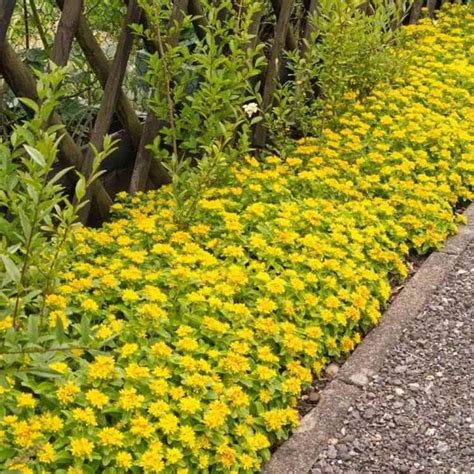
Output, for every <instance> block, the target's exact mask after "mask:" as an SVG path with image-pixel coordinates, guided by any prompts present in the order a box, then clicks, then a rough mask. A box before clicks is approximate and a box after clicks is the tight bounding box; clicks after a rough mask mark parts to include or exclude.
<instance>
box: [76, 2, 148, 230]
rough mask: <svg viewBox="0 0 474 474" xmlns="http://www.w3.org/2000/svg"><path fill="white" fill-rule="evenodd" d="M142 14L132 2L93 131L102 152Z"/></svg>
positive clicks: (87, 163)
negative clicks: (132, 29) (132, 26)
mask: <svg viewBox="0 0 474 474" xmlns="http://www.w3.org/2000/svg"><path fill="white" fill-rule="evenodd" d="M141 14H142V11H141V8H140V7H139V6H138V4H137V1H136V0H130V3H129V5H128V10H127V16H126V18H125V21H124V25H123V27H122V32H121V34H120V38H119V41H118V44H117V50H116V52H115V56H114V60H113V63H112V66H111V68H110V74H109V77H108V78H107V83H106V84H105V88H104V96H103V98H102V102H101V104H100V108H99V112H98V114H97V117H96V120H95V125H94V128H93V130H92V134H91V138H90V145H92V146H94V147H95V148H96V149H97V150H101V149H102V146H103V139H104V136H105V135H106V134H107V132H108V131H109V128H110V123H111V121H112V117H113V114H114V111H115V107H116V102H117V98H118V95H119V91H120V90H121V86H122V81H123V77H124V74H125V69H126V67H127V63H128V58H129V56H130V52H131V50H132V45H133V33H132V31H131V29H130V25H132V24H134V23H137V22H138V21H139V20H140V16H141ZM92 160H93V151H92V148H91V147H90V149H89V150H88V152H87V154H86V158H85V160H84V166H83V169H82V172H83V173H84V175H86V176H88V175H89V174H90V172H91V169H92ZM90 207H91V199H89V202H88V203H87V204H86V205H85V206H84V207H83V208H82V209H81V211H80V213H79V218H80V220H81V222H82V223H83V224H86V223H87V219H88V217H89V212H90Z"/></svg>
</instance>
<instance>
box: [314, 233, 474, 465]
mask: <svg viewBox="0 0 474 474" xmlns="http://www.w3.org/2000/svg"><path fill="white" fill-rule="evenodd" d="M473 316H474V242H472V243H471V244H470V247H469V248H468V249H467V250H466V251H465V252H464V253H463V255H462V256H461V257H460V259H459V260H458V262H457V264H456V266H455V267H454V269H453V270H452V271H451V273H450V275H449V277H448V279H447V280H446V281H445V282H444V284H443V285H442V286H441V288H440V289H439V290H438V291H437V293H436V294H435V295H434V296H433V297H432V299H431V302H430V303H429V304H428V305H427V306H426V307H425V309H424V311H422V312H421V313H420V314H419V315H418V316H417V317H416V318H415V319H414V320H413V321H412V322H411V324H410V325H409V326H408V327H407V328H406V329H405V331H404V333H403V336H402V338H401V340H400V343H399V344H398V346H397V348H396V349H395V350H394V351H393V352H392V354H391V355H390V356H389V358H388V359H387V361H386V362H385V364H384V367H383V369H382V370H381V371H380V373H379V374H378V376H376V377H374V379H373V380H372V381H371V382H370V383H369V384H368V385H367V386H366V388H365V390H364V392H363V394H362V395H361V396H360V397H359V399H358V400H357V403H356V404H355V406H352V407H351V408H350V409H349V413H348V415H347V418H346V420H345V421H344V428H342V430H341V432H340V433H339V434H338V437H337V438H333V439H331V440H330V445H329V447H328V448H327V449H326V450H325V451H323V452H322V454H321V455H320V457H319V459H318V462H317V463H316V464H315V465H314V467H313V469H312V470H311V473H312V474H320V473H328V474H330V473H366V472H408V473H418V472H426V473H470V472H474V439H473V434H474V421H473V418H474V414H473V411H472V396H471V392H473V390H472V389H473V385H474V384H473V383H472V381H471V380H470V379H471V375H472V363H471V349H470V346H471V345H472V342H473V340H472V339H473V338H472V332H471V322H472V317H473Z"/></svg>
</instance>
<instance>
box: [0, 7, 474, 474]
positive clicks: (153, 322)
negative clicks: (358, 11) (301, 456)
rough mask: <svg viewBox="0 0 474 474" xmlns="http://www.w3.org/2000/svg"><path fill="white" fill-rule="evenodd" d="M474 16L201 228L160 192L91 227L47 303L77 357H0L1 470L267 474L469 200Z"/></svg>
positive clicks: (225, 196) (214, 194)
mask: <svg viewBox="0 0 474 474" xmlns="http://www.w3.org/2000/svg"><path fill="white" fill-rule="evenodd" d="M473 24H474V16H473V11H472V7H462V6H453V7H450V9H449V10H446V11H445V13H442V14H441V15H440V18H439V20H438V21H437V23H435V24H433V23H432V22H431V21H428V20H425V21H423V22H422V23H421V24H420V25H418V26H410V27H408V29H407V32H408V34H409V35H410V36H411V39H410V40H409V41H408V43H407V45H406V47H405V49H404V50H402V51H400V54H404V55H406V56H407V57H408V56H409V65H408V68H407V71H406V72H405V75H404V76H403V77H400V78H399V79H397V81H396V82H395V83H394V84H393V85H392V86H391V87H387V86H386V85H384V86H383V87H382V86H381V87H379V88H378V89H376V90H375V91H374V93H373V94H372V95H371V96H370V97H368V98H367V99H365V100H364V101H363V102H362V103H360V102H358V101H356V100H355V99H354V106H353V107H351V109H350V110H349V111H348V112H347V113H345V114H344V115H343V116H341V117H340V118H339V120H338V121H337V123H336V124H334V126H331V128H326V129H324V130H323V131H322V133H321V137H319V138H314V139H312V138H308V139H305V140H302V141H300V142H299V143H298V144H297V147H296V151H295V153H294V154H292V156H291V157H288V158H286V159H281V158H279V157H276V156H273V157H268V158H266V159H265V160H264V161H258V160H257V159H255V158H253V157H247V158H245V159H243V160H242V162H241V163H239V164H238V165H236V166H235V167H234V168H233V170H232V176H231V178H230V181H229V183H228V184H226V185H225V186H221V187H215V188H212V189H210V190H208V192H207V194H206V196H205V198H204V199H201V200H200V201H199V204H198V209H197V212H196V215H195V217H194V220H193V222H192V223H191V225H190V226H189V228H186V229H180V228H178V227H177V226H176V224H175V223H174V222H173V202H172V200H171V199H170V195H169V194H168V190H167V189H166V188H162V189H160V190H158V191H154V192H150V193H147V194H138V195H135V196H134V197H130V196H122V198H121V200H120V201H119V202H118V203H117V204H115V205H114V212H115V218H114V219H113V220H112V222H110V223H108V224H106V225H105V226H104V227H103V228H101V229H97V230H93V229H83V230H81V231H80V232H79V233H78V235H77V242H78V244H77V253H78V255H79V257H78V258H77V259H76V260H75V261H74V262H73V264H72V265H71V267H70V269H69V271H68V272H67V273H65V274H64V283H63V285H62V286H61V287H60V288H59V291H58V292H57V294H54V295H50V296H49V298H48V305H49V308H50V315H49V318H50V321H49V323H50V325H51V330H52V331H53V330H54V331H56V332H58V333H62V332H64V334H63V335H62V336H61V337H62V339H63V344H64V347H66V348H67V347H71V345H72V346H74V347H75V348H74V349H72V350H62V349H64V348H61V347H56V346H55V347H51V348H50V350H48V351H47V352H44V353H37V352H34V351H33V350H32V351H31V353H26V354H20V355H18V354H4V355H3V356H2V364H3V367H2V371H3V372H4V374H5V377H4V379H3V380H2V385H1V386H0V466H2V469H7V470H11V471H20V472H68V473H71V474H72V473H81V472H84V473H92V472H105V473H107V472H109V473H115V472H117V473H118V472H143V471H145V472H180V473H183V474H184V473H185V472H190V473H191V472H257V471H258V470H259V469H260V466H261V463H262V462H263V460H265V459H267V458H268V457H269V455H270V450H269V448H270V447H271V446H272V445H273V444H274V443H276V442H277V441H279V440H282V439H285V438H286V437H287V436H288V435H289V433H290V432H291V429H293V428H294V427H295V426H296V425H297V423H298V415H297V410H296V403H297V398H298V396H299V394H300V393H301V390H302V389H303V388H304V386H305V385H307V384H309V383H310V382H311V380H312V378H313V376H314V375H318V374H319V373H320V372H321V370H323V368H324V366H325V365H326V364H327V362H328V361H329V360H330V359H331V358H333V357H339V356H340V355H341V354H347V353H349V352H350V351H352V350H353V348H354V347H355V346H356V345H357V343H358V342H359V341H360V339H361V337H362V334H363V333H364V332H365V331H366V330H367V329H369V328H370V327H371V326H373V325H374V324H376V323H377V322H378V320H379V319H380V317H381V312H382V310H383V307H384V304H385V302H386V301H387V299H388V297H389V295H390V284H389V281H390V278H391V277H393V275H397V276H398V277H399V278H400V279H403V278H404V277H405V276H406V274H407V268H406V264H405V260H406V256H407V254H408V252H409V251H413V250H416V251H418V252H426V251H428V250H430V249H433V248H436V247H439V246H440V245H441V244H442V243H443V241H444V240H445V238H446V237H447V235H449V234H451V233H453V232H455V231H456V222H458V221H459V220H460V219H461V218H460V217H459V216H455V215H453V211H452V208H453V205H454V204H455V203H456V202H458V201H459V200H460V199H463V200H472V196H473V192H472V189H473V184H474V182H473V177H474V161H473V146H474V141H473V138H472V127H473V122H474V115H473V103H472V95H471V94H472V90H473V86H474V81H473V79H472V78H473V77H474V67H473V65H472V64H470V62H469V55H471V57H472V52H473V43H472V38H473V35H472V28H473ZM58 321H59V323H58ZM10 326H11V321H8V318H7V319H6V320H4V321H2V322H0V330H2V331H3V333H4V334H5V340H6V339H7V333H8V328H9V327H10ZM43 342H44V343H45V344H47V340H46V341H43ZM7 352H8V351H7Z"/></svg>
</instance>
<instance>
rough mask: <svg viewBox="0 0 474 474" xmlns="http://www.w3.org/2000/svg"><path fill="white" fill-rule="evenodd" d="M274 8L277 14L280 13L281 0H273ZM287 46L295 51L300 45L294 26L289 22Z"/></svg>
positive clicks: (289, 49)
mask: <svg viewBox="0 0 474 474" xmlns="http://www.w3.org/2000/svg"><path fill="white" fill-rule="evenodd" d="M272 5H273V9H274V10H275V13H276V16H277V17H278V16H279V15H280V10H281V0H272ZM285 47H286V49H287V50H288V51H294V50H295V49H296V48H297V47H298V40H297V38H296V36H295V33H294V31H293V26H292V25H291V23H288V30H287V33H286V38H285Z"/></svg>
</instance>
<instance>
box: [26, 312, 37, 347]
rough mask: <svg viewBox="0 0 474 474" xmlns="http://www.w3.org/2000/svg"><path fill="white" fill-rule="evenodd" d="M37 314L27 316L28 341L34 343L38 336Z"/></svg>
mask: <svg viewBox="0 0 474 474" xmlns="http://www.w3.org/2000/svg"><path fill="white" fill-rule="evenodd" d="M39 322H40V318H39V316H29V317H28V341H29V342H32V343H36V342H37V341H38V337H39Z"/></svg>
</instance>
